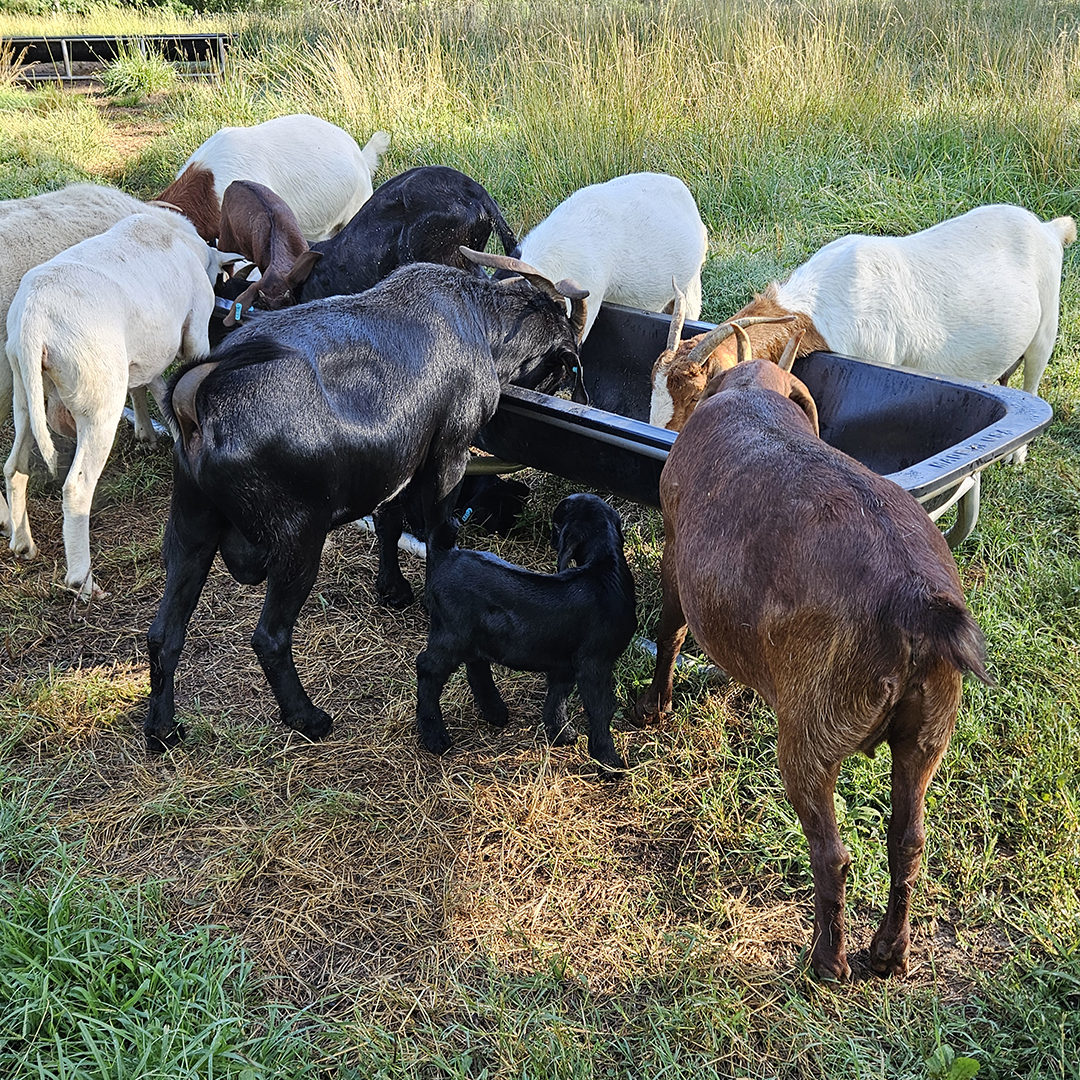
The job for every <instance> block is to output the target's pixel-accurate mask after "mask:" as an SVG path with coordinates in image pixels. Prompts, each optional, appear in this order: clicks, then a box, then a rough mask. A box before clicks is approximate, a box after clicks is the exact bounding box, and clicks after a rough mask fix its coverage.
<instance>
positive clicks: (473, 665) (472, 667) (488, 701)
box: [465, 660, 510, 728]
mask: <svg viewBox="0 0 1080 1080" xmlns="http://www.w3.org/2000/svg"><path fill="white" fill-rule="evenodd" d="M465 675H466V677H467V678H468V680H469V689H470V690H472V695H473V699H474V700H475V702H476V707H477V708H478V709H479V710H480V715H481V716H482V717H483V718H484V719H485V720H486V721H487V722H488V723H489V724H491V726H492V727H499V728H502V727H506V725H507V724H508V723H509V722H510V710H509V709H507V707H506V702H505V701H503V698H502V694H500V693H499V688H498V687H497V686H496V685H495V680H494V679H493V678H492V677H491V665H490V664H489V663H488V662H487V661H486V660H473V661H470V662H469V663H467V664H466V665H465Z"/></svg>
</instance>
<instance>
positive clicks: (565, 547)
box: [552, 524, 585, 573]
mask: <svg viewBox="0 0 1080 1080" xmlns="http://www.w3.org/2000/svg"><path fill="white" fill-rule="evenodd" d="M552 539H553V540H554V541H555V550H556V551H557V552H558V553H559V560H558V563H557V568H558V571H559V573H562V571H563V570H565V569H566V568H567V567H568V566H569V565H570V564H571V563H572V562H576V561H577V559H578V549H579V548H580V547H581V543H582V541H583V540H584V539H585V538H584V536H583V535H582V533H581V530H580V529H579V528H578V527H577V526H576V525H573V524H569V525H563V526H562V528H557V529H556V534H555V536H553V537H552Z"/></svg>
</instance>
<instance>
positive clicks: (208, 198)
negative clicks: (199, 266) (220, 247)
mask: <svg viewBox="0 0 1080 1080" xmlns="http://www.w3.org/2000/svg"><path fill="white" fill-rule="evenodd" d="M158 201H160V202H168V203H172V204H173V205H174V206H176V207H178V208H179V209H180V210H181V211H182V212H183V214H184V216H185V217H186V218H187V219H188V220H189V221H190V222H191V224H192V225H194V226H195V230H196V232H198V234H199V235H200V236H201V237H202V238H203V239H204V240H205V241H206V242H207V243H208V244H209V243H211V242H212V241H214V240H216V239H217V234H218V229H219V227H220V225H221V202H220V201H219V200H218V197H217V194H216V192H215V191H214V174H213V173H212V172H211V171H210V170H209V169H204V168H203V167H202V166H201V165H189V166H188V167H187V168H186V169H185V170H184V171H183V172H182V173H181V174H180V175H179V176H178V177H177V178H176V179H175V180H174V181H173V182H172V183H171V184H170V185H169V186H168V187H167V188H166V189H165V190H164V191H163V192H162V193H161V194H160V195H159V196H158Z"/></svg>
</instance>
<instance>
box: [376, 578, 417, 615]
mask: <svg viewBox="0 0 1080 1080" xmlns="http://www.w3.org/2000/svg"><path fill="white" fill-rule="evenodd" d="M375 599H376V600H377V601H378V602H379V603H380V604H381V605H382V606H383V607H388V608H393V609H394V610H395V611H401V610H402V609H403V608H407V607H408V606H409V605H410V604H411V603H412V602H413V599H414V597H413V591H412V588H411V587H410V586H409V583H408V582H407V581H406V580H405V579H404V578H402V579H401V580H400V581H395V582H392V583H391V584H389V585H387V586H385V587H384V586H382V585H379V586H376V589H375Z"/></svg>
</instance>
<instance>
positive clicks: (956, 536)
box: [945, 473, 982, 548]
mask: <svg viewBox="0 0 1080 1080" xmlns="http://www.w3.org/2000/svg"><path fill="white" fill-rule="evenodd" d="M971 479H972V481H973V483H972V485H971V487H970V488H969V489H968V490H967V491H966V492H965V493H964V495H963V497H962V498H961V499H960V501H959V502H958V503H957V504H956V521H954V522H953V524H952V526H951V527H950V528H948V529H946V530H945V540H946V541H947V542H948V545H949V547H950V548H957V547H959V546H960V545H961V544H962V543H963V542H964V541H965V540H966V539H967V538H968V537H969V536H970V535H971V534H972V532H973V531H974V529H975V523H976V522H977V521H978V520H979V489H980V486H981V479H982V473H975V474H974V476H972V478H971Z"/></svg>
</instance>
